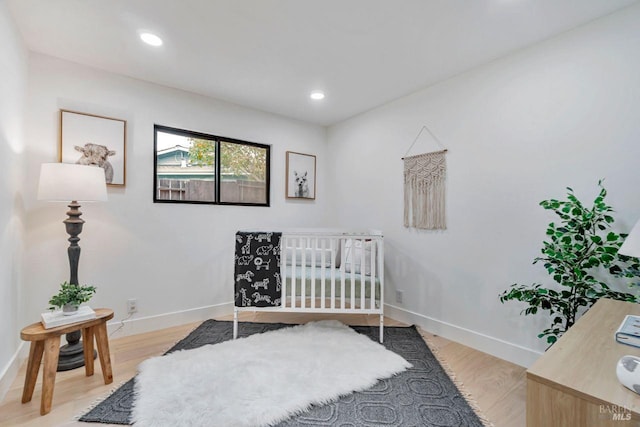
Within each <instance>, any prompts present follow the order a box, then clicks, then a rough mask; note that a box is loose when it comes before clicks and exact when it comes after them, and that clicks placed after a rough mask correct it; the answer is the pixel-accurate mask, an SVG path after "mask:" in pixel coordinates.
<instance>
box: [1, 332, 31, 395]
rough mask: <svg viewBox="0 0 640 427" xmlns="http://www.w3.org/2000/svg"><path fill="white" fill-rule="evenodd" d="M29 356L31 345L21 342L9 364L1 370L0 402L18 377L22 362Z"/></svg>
mask: <svg viewBox="0 0 640 427" xmlns="http://www.w3.org/2000/svg"><path fill="white" fill-rule="evenodd" d="M28 356H29V346H28V345H27V343H26V342H24V341H23V342H21V343H20V344H19V345H18V348H17V349H16V352H15V353H14V354H13V357H11V360H9V363H7V366H5V367H4V369H3V370H2V372H0V402H2V400H4V397H5V395H6V394H7V392H8V391H9V387H11V384H13V381H14V380H15V379H16V376H17V375H18V370H19V369H20V365H22V362H23V361H24V360H26V359H27V357H28Z"/></svg>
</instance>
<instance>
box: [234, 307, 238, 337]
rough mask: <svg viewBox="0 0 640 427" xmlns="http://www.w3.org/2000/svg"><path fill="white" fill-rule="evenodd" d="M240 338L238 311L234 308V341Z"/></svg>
mask: <svg viewBox="0 0 640 427" xmlns="http://www.w3.org/2000/svg"><path fill="white" fill-rule="evenodd" d="M236 338H238V309H237V308H236V307H233V339H234V340H235V339H236Z"/></svg>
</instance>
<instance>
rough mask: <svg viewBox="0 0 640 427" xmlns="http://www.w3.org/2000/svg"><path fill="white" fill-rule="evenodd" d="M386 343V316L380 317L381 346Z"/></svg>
mask: <svg viewBox="0 0 640 427" xmlns="http://www.w3.org/2000/svg"><path fill="white" fill-rule="evenodd" d="M383 342H384V314H381V315H380V344H382V343H383Z"/></svg>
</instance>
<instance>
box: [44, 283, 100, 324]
mask: <svg viewBox="0 0 640 427" xmlns="http://www.w3.org/2000/svg"><path fill="white" fill-rule="evenodd" d="M95 292H96V288H95V286H89V285H75V284H70V283H67V282H63V283H62V284H60V291H59V292H58V293H57V294H56V295H54V296H52V297H51V299H50V300H49V304H51V307H50V309H51V310H55V309H56V307H58V308H60V307H61V308H62V313H63V314H65V315H67V316H69V315H72V314H74V313H75V312H77V311H78V307H79V306H80V304H82V303H83V302H87V301H89V300H90V299H91V297H92V296H93V294H94V293H95Z"/></svg>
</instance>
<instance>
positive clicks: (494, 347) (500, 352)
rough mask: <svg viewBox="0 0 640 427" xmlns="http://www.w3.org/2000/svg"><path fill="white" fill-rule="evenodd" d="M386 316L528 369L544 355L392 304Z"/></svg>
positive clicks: (385, 312) (386, 308)
mask: <svg viewBox="0 0 640 427" xmlns="http://www.w3.org/2000/svg"><path fill="white" fill-rule="evenodd" d="M384 314H385V315H386V316H389V317H391V318H393V319H395V320H399V321H401V322H404V323H408V324H413V325H416V326H420V327H421V328H422V329H424V330H425V331H427V332H430V333H432V334H434V335H439V336H441V337H444V338H447V339H449V340H451V341H455V342H458V343H460V344H464V345H466V346H468V347H471V348H474V349H476V350H479V351H482V352H483V353H488V354H490V355H492V356H495V357H498V358H500V359H503V360H507V361H509V362H511V363H515V364H517V365H520V366H524V367H525V368H528V367H529V366H531V365H532V364H533V362H535V361H536V359H538V358H539V357H540V355H541V354H542V353H540V352H538V351H536V350H533V349H530V348H526V347H522V346H519V345H516V344H513V343H510V342H507V341H504V340H501V339H498V338H494V337H490V336H488V335H484V334H481V333H478V332H475V331H472V330H470V329H466V328H462V327H460V326H456V325H452V324H451V323H447V322H443V321H441V320H437V319H433V318H431V317H429V316H425V315H423V314H419V313H414V312H412V311H409V310H405V309H402V308H400V307H396V306H393V305H390V304H385V306H384Z"/></svg>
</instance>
